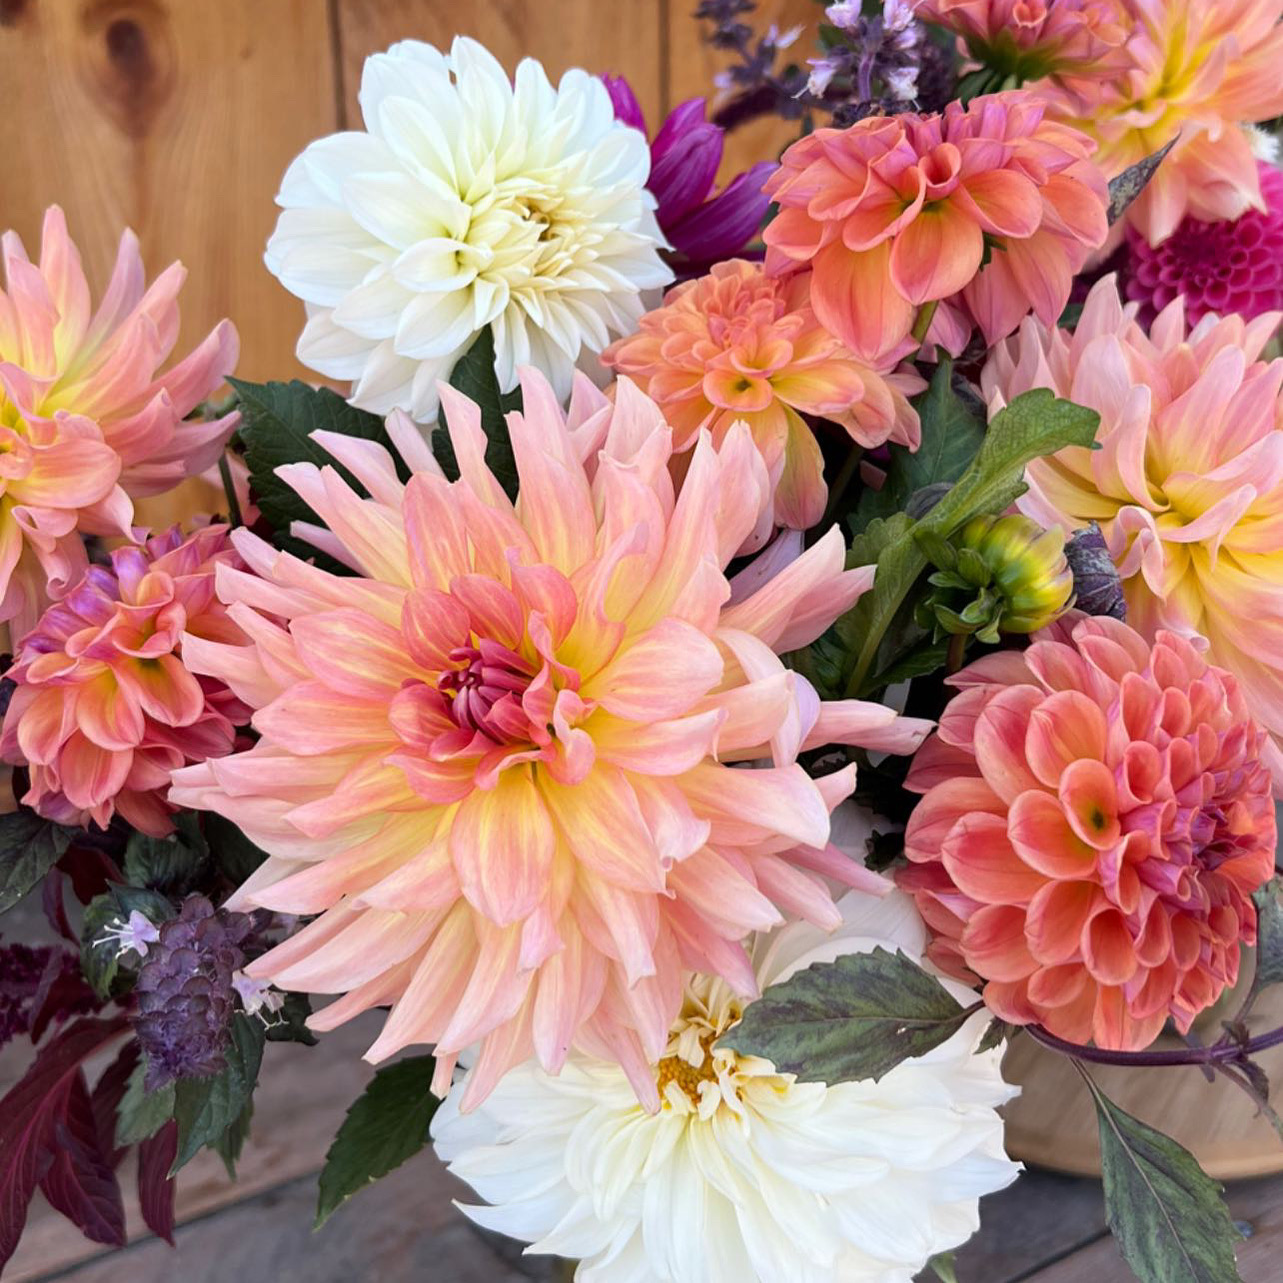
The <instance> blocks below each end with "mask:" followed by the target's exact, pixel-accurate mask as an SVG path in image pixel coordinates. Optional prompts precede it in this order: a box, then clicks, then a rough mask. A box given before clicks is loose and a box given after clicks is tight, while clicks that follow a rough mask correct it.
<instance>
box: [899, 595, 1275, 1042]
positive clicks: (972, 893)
mask: <svg viewBox="0 0 1283 1283" xmlns="http://www.w3.org/2000/svg"><path fill="white" fill-rule="evenodd" d="M949 682H950V684H951V685H953V686H956V687H958V688H959V693H958V694H957V695H956V696H955V697H954V699H953V700H952V702H951V703H950V704H949V706H948V707H947V708H946V709H945V712H944V716H943V717H942V718H941V720H940V728H939V732H938V734H937V735H935V736H933V737H932V738H931V739H930V740H928V741H927V743H926V744H925V745H923V747H922V750H921V752H919V754H918V756H917V757H916V758H915V760H914V763H913V769H912V770H911V771H910V773H909V778H908V781H907V784H908V786H909V787H910V788H912V789H915V790H917V791H918V792H921V793H924V794H925V796H924V797H923V799H922V801H921V802H920V803H919V804H918V806H917V809H916V810H915V811H914V812H913V815H912V817H911V818H910V820H909V826H908V829H907V830H906V832H905V854H906V855H908V857H909V860H910V861H911V863H910V865H909V867H908V868H907V869H905V870H903V871H902V872H901V874H900V875H899V877H898V881H899V883H900V885H901V886H902V887H903V888H905V889H906V890H908V891H911V892H912V893H913V895H914V896H915V897H916V899H917V902H918V908H919V909H920V910H921V912H922V916H923V917H924V918H925V919H926V921H927V925H928V926H929V927H930V928H931V930H932V931H933V933H934V934H935V936H936V939H935V941H934V942H933V944H932V946H931V948H930V949H929V950H928V953H929V954H930V956H932V957H934V958H935V960H936V961H937V962H938V963H939V964H940V965H941V966H943V967H946V968H947V969H951V970H953V971H955V973H961V974H965V973H966V972H967V971H968V970H969V971H970V972H974V973H975V974H976V975H978V976H980V977H982V978H983V979H984V980H985V981H987V983H986V985H985V991H984V993H985V1002H986V1003H987V1004H988V1005H989V1007H990V1008H991V1009H992V1010H993V1011H994V1012H996V1013H997V1014H998V1015H999V1016H1001V1017H1002V1018H1003V1019H1004V1020H1010V1021H1013V1022H1014V1023H1016V1024H1031V1023H1039V1024H1042V1025H1044V1026H1045V1027H1046V1028H1047V1029H1049V1030H1050V1031H1051V1032H1052V1033H1053V1034H1057V1035H1059V1036H1060V1037H1062V1038H1065V1039H1068V1040H1069V1041H1070V1042H1077V1043H1083V1042H1087V1041H1090V1040H1094V1041H1095V1042H1096V1044H1097V1045H1098V1046H1101V1047H1109V1048H1116V1049H1124V1050H1136V1049H1138V1048H1141V1047H1145V1046H1147V1045H1148V1044H1149V1043H1151V1042H1152V1041H1153V1040H1154V1039H1155V1038H1156V1037H1157V1036H1158V1033H1159V1031H1160V1030H1161V1029H1162V1027H1163V1025H1164V1023H1165V1022H1166V1021H1167V1019H1168V1018H1169V1017H1171V1019H1172V1020H1174V1021H1175V1023H1176V1027H1177V1028H1178V1029H1179V1030H1180V1031H1181V1032H1182V1033H1185V1032H1187V1031H1188V1029H1189V1027H1190V1025H1191V1024H1192V1022H1193V1020H1194V1018H1195V1016H1197V1015H1198V1014H1199V1012H1201V1011H1203V1010H1205V1009H1206V1008H1207V1007H1209V1006H1211V1004H1212V1003H1213V1002H1215V1001H1216V999H1217V998H1218V997H1220V995H1221V993H1222V992H1223V991H1224V990H1225V989H1226V988H1227V987H1228V986H1230V985H1232V984H1233V983H1234V982H1235V980H1236V979H1237V978H1238V969H1239V959H1240V947H1241V946H1242V945H1250V944H1252V943H1254V942H1255V939H1256V908H1255V906H1254V905H1253V904H1252V893H1253V892H1254V891H1255V890H1256V889H1257V888H1258V887H1260V886H1261V884H1262V883H1263V882H1265V880H1266V879H1267V878H1269V877H1270V875H1271V874H1272V873H1273V871H1274V843H1275V824H1274V802H1273V799H1272V797H1271V795H1270V779H1269V772H1268V771H1267V770H1266V768H1265V766H1264V764H1263V763H1262V761H1261V749H1262V746H1263V744H1264V742H1265V736H1264V734H1263V733H1262V732H1261V731H1259V730H1258V729H1257V727H1256V725H1255V724H1254V723H1253V721H1252V718H1251V714H1250V711H1249V705H1248V700H1247V698H1246V696H1245V694H1244V691H1243V690H1242V688H1241V687H1240V686H1239V684H1238V683H1237V682H1236V681H1235V680H1234V678H1233V677H1232V676H1231V675H1230V674H1229V673H1227V672H1225V670H1224V669H1220V668H1214V667H1213V666H1212V665H1210V664H1209V663H1208V662H1207V660H1206V659H1205V658H1204V657H1203V655H1202V654H1201V653H1200V651H1199V649H1198V648H1197V647H1196V646H1195V645H1194V644H1193V643H1192V642H1190V641H1188V640H1187V639H1185V638H1183V637H1177V636H1176V635H1175V634H1173V633H1169V632H1160V633H1159V634H1158V639H1157V640H1156V641H1155V642H1154V644H1153V646H1152V647H1151V646H1150V644H1149V643H1148V642H1146V641H1145V640H1144V639H1143V638H1142V637H1141V636H1140V634H1139V633H1137V632H1136V631H1135V630H1134V629H1132V628H1129V627H1128V626H1127V625H1126V624H1124V623H1122V622H1121V621H1119V620H1117V619H1108V618H1105V617H1103V616H1088V617H1083V616H1079V617H1078V618H1077V620H1076V622H1075V621H1074V620H1073V619H1072V618H1067V619H1066V620H1065V621H1064V622H1062V623H1059V624H1056V625H1053V627H1052V628H1050V629H1048V630H1046V632H1044V633H1042V634H1040V635H1039V637H1038V639H1037V640H1036V641H1035V642H1034V644H1033V645H1032V646H1030V647H1029V649H1028V650H1027V651H1024V652H1023V653H1018V652H1015V651H1001V652H997V653H995V654H993V655H990V656H987V657H986V658H984V659H981V660H979V661H978V662H977V663H975V664H972V665H971V666H970V667H969V668H965V669H963V671H962V672H961V673H959V674H958V675H957V676H956V677H952V678H950V679H949Z"/></svg>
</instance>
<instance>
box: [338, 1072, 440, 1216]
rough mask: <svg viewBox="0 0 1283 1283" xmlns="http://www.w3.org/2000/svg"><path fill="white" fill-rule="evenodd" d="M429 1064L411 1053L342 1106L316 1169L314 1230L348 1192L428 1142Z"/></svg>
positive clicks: (433, 1104)
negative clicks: (341, 1114) (340, 1122)
mask: <svg viewBox="0 0 1283 1283" xmlns="http://www.w3.org/2000/svg"><path fill="white" fill-rule="evenodd" d="M432 1068H433V1060H432V1057H431V1056H411V1057H409V1058H408V1059H406V1060H398V1061H397V1062H396V1064H394V1065H388V1066H387V1068H386V1069H380V1070H379V1072H378V1073H377V1074H375V1075H374V1077H373V1078H372V1079H371V1080H370V1085H369V1086H368V1087H367V1088H366V1089H365V1093H364V1095H362V1096H360V1097H359V1098H358V1099H357V1100H356V1101H355V1102H354V1103H353V1105H352V1108H351V1109H349V1110H348V1111H347V1117H346V1118H345V1119H344V1120H343V1125H342V1126H341V1127H340V1128H339V1130H338V1134H337V1135H336V1136H335V1137H334V1142H333V1144H331V1145H330V1148H329V1152H328V1153H327V1154H326V1155H325V1167H324V1168H323V1169H322V1171H321V1181H320V1190H319V1193H318V1197H317V1202H316V1227H317V1228H318V1229H319V1228H320V1227H321V1226H322V1225H324V1224H325V1222H326V1221H327V1220H329V1218H330V1216H331V1215H333V1213H334V1212H335V1210H336V1209H337V1208H338V1207H340V1206H341V1205H342V1204H343V1203H344V1202H346V1201H347V1200H348V1199H349V1198H351V1197H352V1195H353V1194H355V1193H357V1192H358V1191H359V1190H362V1189H364V1188H365V1187H366V1186H367V1185H370V1184H372V1183H373V1182H374V1181H376V1180H378V1179H379V1177H380V1176H386V1175H387V1174H388V1173H389V1172H390V1171H393V1170H394V1169H395V1168H397V1167H400V1166H401V1164H402V1163H404V1162H405V1161H406V1159H408V1158H412V1157H413V1156H414V1155H415V1154H417V1153H418V1152H419V1150H421V1149H422V1148H423V1147H424V1145H426V1144H427V1143H428V1124H429V1123H430V1122H431V1121H432V1115H433V1114H434V1113H436V1110H437V1106H438V1105H439V1104H440V1103H441V1102H440V1101H439V1100H437V1098H436V1097H435V1096H434V1095H432V1093H431V1091H430V1090H429V1088H430V1085H431V1083H432Z"/></svg>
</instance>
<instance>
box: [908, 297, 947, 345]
mask: <svg viewBox="0 0 1283 1283" xmlns="http://www.w3.org/2000/svg"><path fill="white" fill-rule="evenodd" d="M939 306H940V302H939V300H938V299H932V300H931V302H930V303H924V304H923V305H922V306H921V307H920V308H919V309H918V318H917V320H915V321H914V322H913V329H912V331H911V334H912V336H913V338H915V339H917V341H918V342H919V343H921V342H922V341H923V340H924V339H925V338H926V337H927V331H928V330H929V329H930V328H931V322H932V321H933V320H934V319H935V314H936V308H937V307H939Z"/></svg>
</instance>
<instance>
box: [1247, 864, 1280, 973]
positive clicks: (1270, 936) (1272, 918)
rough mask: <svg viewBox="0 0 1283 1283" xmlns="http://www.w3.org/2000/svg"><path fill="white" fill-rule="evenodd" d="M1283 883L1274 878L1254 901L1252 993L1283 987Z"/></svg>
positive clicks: (1254, 897)
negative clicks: (1282, 893) (1254, 944)
mask: <svg viewBox="0 0 1283 1283" xmlns="http://www.w3.org/2000/svg"><path fill="white" fill-rule="evenodd" d="M1281 888H1283V882H1280V880H1279V879H1278V878H1271V879H1270V880H1269V881H1268V882H1267V883H1266V884H1265V885H1264V886H1263V887H1261V888H1260V889H1259V890H1258V891H1257V892H1256V894H1255V895H1254V896H1253V897H1252V899H1253V900H1254V901H1255V903H1256V975H1255V976H1254V978H1253V980H1252V991H1253V993H1259V992H1260V991H1261V990H1262V989H1265V988H1267V987H1268V986H1269V985H1277V984H1283V902H1281V901H1280V899H1279V893H1280V889H1281Z"/></svg>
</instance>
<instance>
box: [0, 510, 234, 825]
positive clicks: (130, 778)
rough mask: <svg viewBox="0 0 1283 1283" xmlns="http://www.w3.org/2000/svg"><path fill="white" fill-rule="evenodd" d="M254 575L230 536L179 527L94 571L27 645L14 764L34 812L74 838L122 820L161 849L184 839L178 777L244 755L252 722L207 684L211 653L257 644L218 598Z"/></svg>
mask: <svg viewBox="0 0 1283 1283" xmlns="http://www.w3.org/2000/svg"><path fill="white" fill-rule="evenodd" d="M242 564H243V563H242V562H241V559H240V557H239V556H238V555H237V553H236V551H235V550H234V549H233V548H232V547H231V545H230V544H229V543H228V541H227V527H226V526H207V527H205V528H204V529H203V530H198V531H197V532H196V533H195V534H193V535H190V536H187V537H184V536H183V534H182V531H181V530H180V529H179V528H178V527H177V526H175V527H174V528H173V529H172V530H170V531H168V532H167V533H165V534H163V535H157V536H156V537H155V538H154V539H150V540H148V542H147V543H146V544H144V545H143V546H141V547H137V546H133V545H131V546H129V547H124V548H118V549H117V550H116V551H115V552H113V553H112V555H111V569H110V570H108V569H107V568H106V567H105V566H91V567H90V568H89V569H88V571H86V573H85V575H84V577H83V578H82V579H81V580H80V582H79V583H77V584H76V585H75V586H74V587H73V588H72V589H71V591H70V592H68V593H67V594H66V596H65V597H64V598H63V600H62V601H60V602H57V603H55V604H54V605H52V606H50V607H49V608H48V609H47V610H46V611H45V613H44V615H43V616H42V617H41V619H40V622H39V624H38V625H37V627H36V628H35V629H34V631H32V632H30V633H28V634H27V637H26V640H25V642H24V643H23V645H22V648H21V649H20V651H19V652H18V655H17V659H16V661H15V663H14V665H13V668H12V669H10V671H9V674H8V675H9V676H10V677H12V678H13V679H14V680H15V681H16V682H17V689H16V690H15V691H14V693H13V698H12V699H11V700H10V703H9V709H8V712H7V713H6V715H5V719H4V728H3V733H2V734H0V755H3V757H4V760H5V761H6V762H11V763H14V764H15V765H25V766H27V767H28V769H29V771H30V775H31V788H30V791H29V792H28V793H27V795H26V796H25V797H24V798H23V801H24V802H26V803H27V804H28V805H29V806H32V807H34V808H35V809H36V810H37V811H38V812H39V813H40V814H41V815H46V816H48V817H49V818H51V819H54V820H57V821H59V822H60V823H63V824H76V825H85V824H88V823H89V821H90V820H93V821H94V822H95V823H97V824H98V825H100V826H101V827H103V828H106V826H107V824H108V823H109V822H110V821H111V817H112V815H113V814H114V813H116V812H119V813H120V814H121V815H122V816H124V818H125V819H126V820H128V821H129V823H130V824H132V825H133V826H134V827H135V828H137V829H141V830H142V831H143V832H144V833H150V834H152V835H154V836H158V837H159V836H163V835H164V834H166V833H168V832H170V831H171V829H172V828H173V823H172V821H171V819H170V816H171V815H172V813H173V808H172V807H171V806H169V805H168V804H167V803H166V801H165V792H166V790H167V789H168V788H169V777H170V772H171V771H173V770H174V769H175V768H176V767H179V766H184V765H186V764H187V763H190V762H200V761H204V760H205V759H206V758H208V757H217V756H220V755H222V754H224V753H230V752H231V751H232V743H233V740H234V737H235V732H234V728H235V727H236V726H243V725H244V724H245V723H246V722H248V721H249V714H250V710H249V708H248V707H247V706H246V705H245V704H243V703H242V702H241V701H240V700H239V699H237V698H236V696H234V695H233V694H232V693H231V691H230V690H228V688H227V686H226V685H225V684H224V683H223V682H221V681H217V680H215V679H212V678H209V677H196V676H194V675H193V674H192V673H191V671H190V670H189V669H188V667H187V665H186V662H185V661H186V658H187V656H188V654H189V653H190V651H191V650H192V649H194V648H196V647H199V646H200V645H202V644H207V645H208V644H215V643H217V644H222V645H229V644H235V643H237V642H241V643H244V642H245V641H246V638H245V635H244V634H243V633H242V632H241V630H240V629H239V627H237V625H236V623H235V622H234V620H233V618H232V616H233V615H234V614H235V613H236V612H235V608H233V609H232V610H231V611H229V610H228V609H227V608H226V607H225V606H224V605H223V604H222V602H220V601H219V600H218V598H217V597H216V596H215V594H214V578H215V570H216V568H217V567H219V566H226V567H239V566H241V565H242Z"/></svg>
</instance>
